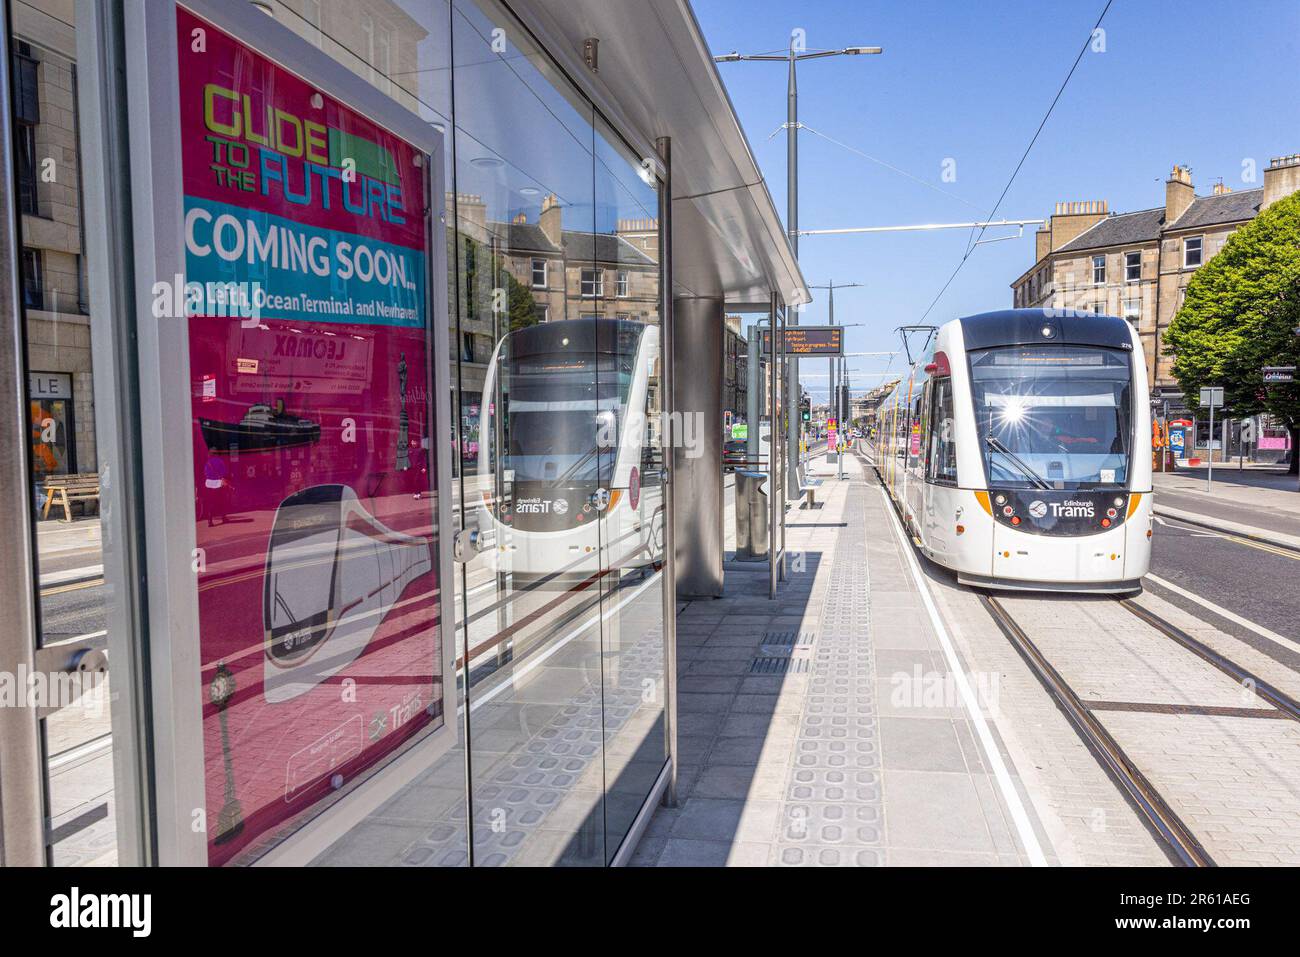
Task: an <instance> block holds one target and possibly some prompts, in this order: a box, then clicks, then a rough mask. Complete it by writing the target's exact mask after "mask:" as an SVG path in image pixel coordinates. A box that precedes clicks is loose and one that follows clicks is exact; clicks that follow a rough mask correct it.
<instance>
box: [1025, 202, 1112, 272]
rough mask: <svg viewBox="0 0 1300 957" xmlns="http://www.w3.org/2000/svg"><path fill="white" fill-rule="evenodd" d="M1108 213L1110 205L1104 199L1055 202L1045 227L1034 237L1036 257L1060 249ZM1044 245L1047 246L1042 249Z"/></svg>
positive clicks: (1040, 257) (1041, 256)
mask: <svg viewBox="0 0 1300 957" xmlns="http://www.w3.org/2000/svg"><path fill="white" fill-rule="evenodd" d="M1109 215H1110V205H1109V204H1108V203H1107V202H1106V200H1104V199H1085V200H1075V201H1070V202H1063V203H1057V204H1056V208H1055V210H1054V211H1053V212H1052V218H1051V219H1050V220H1049V221H1048V223H1047V226H1046V228H1045V229H1039V230H1038V232H1037V234H1036V235H1035V237H1034V240H1035V252H1037V253H1038V258H1039V259H1040V260H1041V259H1042V258H1043V257H1044V256H1045V255H1047V253H1048V252H1052V251H1055V250H1057V249H1060V248H1061V247H1062V246H1064V245H1065V244H1066V243H1068V242H1069V241H1070V240H1072V239H1074V237H1076V236H1078V235H1079V234H1080V233H1082V232H1083V231H1084V230H1085V229H1090V228H1092V227H1093V226H1095V225H1096V224H1097V223H1099V222H1101V221H1102V220H1103V219H1105V218H1106V217H1107V216H1109ZM1044 234H1046V235H1044ZM1044 247H1049V248H1047V249H1044Z"/></svg>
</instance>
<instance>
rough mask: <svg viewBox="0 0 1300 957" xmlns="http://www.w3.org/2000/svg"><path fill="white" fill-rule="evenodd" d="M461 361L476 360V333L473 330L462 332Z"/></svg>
mask: <svg viewBox="0 0 1300 957" xmlns="http://www.w3.org/2000/svg"><path fill="white" fill-rule="evenodd" d="M460 361H461V362H473V361H474V334H473V333H472V332H462V333H461V334H460Z"/></svg>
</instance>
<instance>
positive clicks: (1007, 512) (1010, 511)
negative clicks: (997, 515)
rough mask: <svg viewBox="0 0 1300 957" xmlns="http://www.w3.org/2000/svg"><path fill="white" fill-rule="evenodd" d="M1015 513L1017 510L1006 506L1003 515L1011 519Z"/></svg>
mask: <svg viewBox="0 0 1300 957" xmlns="http://www.w3.org/2000/svg"><path fill="white" fill-rule="evenodd" d="M1013 511H1015V510H1014V509H1013V508H1012V507H1011V506H1010V505H1006V506H1004V507H1003V509H1002V514H1003V515H1005V516H1007V518H1010V517H1011V513H1012V512H1013Z"/></svg>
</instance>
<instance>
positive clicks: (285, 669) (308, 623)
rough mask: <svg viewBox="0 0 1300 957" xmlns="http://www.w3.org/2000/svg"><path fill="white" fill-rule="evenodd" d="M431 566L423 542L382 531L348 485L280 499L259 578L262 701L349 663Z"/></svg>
mask: <svg viewBox="0 0 1300 957" xmlns="http://www.w3.org/2000/svg"><path fill="white" fill-rule="evenodd" d="M432 568H433V553H432V551H431V550H430V544H429V542H428V540H427V539H424V538H418V537H415V536H411V535H406V534H404V533H402V532H395V531H393V530H392V529H391V528H388V527H387V526H385V525H384V524H383V523H382V522H380V521H379V520H378V519H377V518H375V517H374V516H373V515H371V514H370V513H369V512H368V511H367V510H366V509H365V507H364V506H363V505H362V504H361V502H360V500H358V498H357V495H356V492H354V491H353V490H352V489H351V488H349V487H348V486H346V485H314V486H311V487H310V488H305V489H302V490H301V491H299V492H295V493H294V494H293V495H290V496H289V497H288V498H286V499H285V500H284V501H283V502H282V503H280V507H279V508H278V509H277V510H276V513H275V522H274V524H273V526H272V528H271V539H270V543H269V545H268V548H267V557H266V572H265V576H264V584H263V609H262V618H263V626H264V628H265V636H266V664H265V681H266V686H265V697H266V700H267V701H271V702H277V701H285V700H288V699H290V698H293V697H296V696H297V695H300V694H302V693H304V692H306V691H308V690H310V689H311V688H312V687H314V686H316V685H317V684H319V683H320V682H321V681H324V680H325V679H326V678H328V677H329V676H330V675H333V674H335V673H337V672H338V671H340V670H342V669H343V668H344V667H345V666H347V665H348V664H350V663H351V662H352V661H354V660H355V659H356V658H357V657H358V656H360V654H361V653H362V651H364V650H365V647H366V645H367V644H368V643H369V641H370V639H371V637H372V636H373V635H374V633H375V632H376V631H377V630H378V628H379V626H380V624H381V623H382V622H383V620H384V617H385V616H386V615H387V614H388V612H389V611H390V610H391V609H392V608H393V606H394V605H396V604H397V601H398V599H399V598H401V595H402V592H403V591H405V589H406V587H407V586H408V585H410V584H411V582H413V581H415V580H416V579H417V578H419V577H420V576H421V575H424V574H426V573H428V572H429V571H431V570H432Z"/></svg>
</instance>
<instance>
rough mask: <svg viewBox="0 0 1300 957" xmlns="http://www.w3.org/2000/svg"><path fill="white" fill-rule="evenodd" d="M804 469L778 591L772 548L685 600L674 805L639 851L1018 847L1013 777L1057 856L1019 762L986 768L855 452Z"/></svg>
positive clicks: (892, 851) (1027, 817) (896, 857)
mask: <svg viewBox="0 0 1300 957" xmlns="http://www.w3.org/2000/svg"><path fill="white" fill-rule="evenodd" d="M813 474H820V476H821V477H823V478H825V480H826V481H825V484H824V485H823V486H822V492H823V494H822V495H821V497H820V499H821V501H822V502H824V504H823V505H822V507H820V508H818V509H815V510H812V511H807V510H792V511H791V512H790V514H789V518H788V523H787V542H788V546H789V550H790V557H789V561H790V574H789V578H788V580H787V581H786V582H784V583H782V585H781V586H780V591H779V594H778V598H777V600H776V601H769V600H768V598H767V570H766V565H758V566H755V567H752V568H751V567H749V566H746V565H743V564H740V563H734V562H729V563H728V565H727V570H726V575H727V587H726V597H725V598H722V599H718V600H713V601H695V602H690V603H689V604H688V605H687V606H686V607H685V609H684V610H683V611H682V612H681V615H680V616H679V619H678V626H677V635H678V662H679V674H680V686H679V687H680V697H679V705H678V712H679V735H680V736H679V751H680V754H681V768H680V772H679V781H680V788H679V805H678V807H676V808H659V809H658V810H657V812H656V814H655V817H654V818H653V819H652V821H651V822H650V825H649V827H648V829H647V831H646V834H645V836H644V837H643V838H642V840H641V843H640V845H639V847H638V849H637V852H636V855H635V857H634V859H633V863H634V864H640V865H659V866H679V865H701V866H718V865H740V866H745V865H750V866H766V865H777V866H800V865H812V866H835V865H841V866H877V865H909V864H915V865H919V864H949V865H962V864H979V865H994V864H1003V865H1020V864H1026V863H1029V862H1030V860H1031V854H1030V852H1029V849H1028V848H1027V847H1026V846H1025V842H1024V841H1023V840H1022V838H1021V836H1020V832H1019V831H1018V829H1017V826H1016V824H1015V823H1014V821H1013V818H1014V814H1013V809H1012V807H1011V806H1010V805H1009V803H1008V801H1007V797H1006V795H1007V792H1006V790H1004V789H1005V788H1006V787H1009V788H1010V789H1011V793H1012V795H1013V796H1014V803H1015V804H1017V805H1019V809H1020V813H1021V815H1022V826H1027V827H1028V828H1029V829H1030V833H1031V834H1032V838H1031V839H1032V841H1033V843H1034V844H1035V845H1037V846H1039V847H1041V848H1042V849H1043V852H1044V853H1045V854H1046V858H1047V862H1049V863H1055V857H1054V855H1053V854H1052V852H1051V851H1050V842H1048V841H1047V840H1046V839H1045V837H1044V832H1043V831H1042V828H1041V826H1040V825H1038V824H1037V823H1036V820H1035V819H1034V816H1033V812H1032V809H1029V810H1028V811H1026V810H1025V809H1026V808H1027V807H1028V802H1027V801H1021V800H1020V794H1019V792H1020V789H1021V784H1020V782H1019V780H1018V778H1016V776H1015V774H1014V772H1012V773H1011V774H1010V775H1004V776H1003V779H1002V781H1001V782H999V781H998V780H995V775H994V774H993V773H992V770H991V767H990V764H991V762H990V756H989V754H988V753H986V751H985V750H984V747H983V746H982V745H981V743H980V740H979V736H978V734H977V732H976V729H975V728H974V726H973V724H972V721H971V717H970V715H969V713H967V712H966V711H965V710H964V709H963V705H962V703H961V702H960V700H958V696H957V695H956V694H955V693H954V691H953V688H954V680H953V674H952V672H951V669H950V668H949V665H948V663H947V661H946V660H945V657H944V654H943V652H942V649H941V647H940V644H939V641H938V639H937V637H936V635H935V633H934V631H933V629H932V628H931V626H930V625H929V623H928V620H927V617H926V614H925V611H924V609H923V607H922V600H921V598H920V596H919V593H918V591H917V590H916V588H915V585H914V583H913V581H912V579H911V578H910V576H909V573H908V571H907V568H906V567H905V565H904V558H903V554H902V551H901V545H900V542H899V541H898V540H897V538H896V536H895V535H894V533H893V531H892V529H891V526H890V524H889V517H888V515H887V513H886V512H885V511H884V509H885V505H884V502H883V499H881V497H880V495H879V492H878V491H877V490H875V489H874V488H870V487H868V484H867V482H866V479H865V476H864V474H863V470H862V467H861V466H860V465H859V463H858V462H857V460H856V459H855V458H853V457H849V458H847V459H846V462H845V475H846V478H845V479H844V480H842V481H840V480H836V479H835V478H834V472H833V466H827V465H826V464H825V460H824V457H821V456H819V457H818V459H817V461H816V462H815V464H814V467H813ZM993 740H994V746H995V747H996V748H997V749H998V754H999V760H1000V763H1003V764H1005V763H1008V762H1006V761H1005V760H1003V759H1004V755H1003V752H1002V750H1001V744H1000V743H998V741H997V737H996V732H993Z"/></svg>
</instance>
